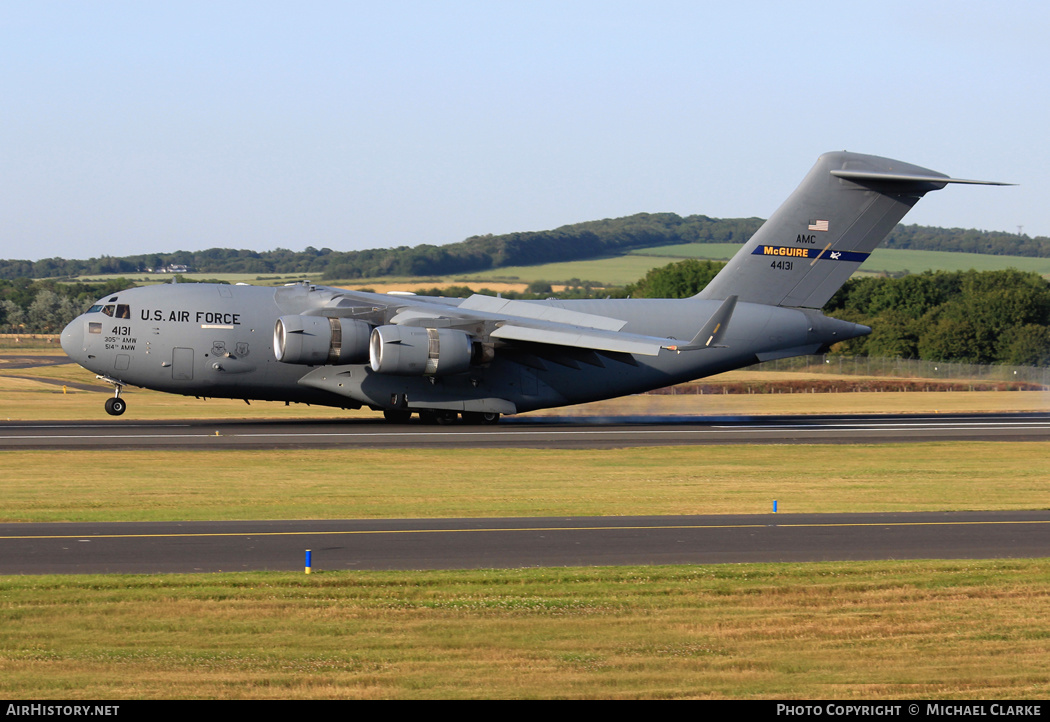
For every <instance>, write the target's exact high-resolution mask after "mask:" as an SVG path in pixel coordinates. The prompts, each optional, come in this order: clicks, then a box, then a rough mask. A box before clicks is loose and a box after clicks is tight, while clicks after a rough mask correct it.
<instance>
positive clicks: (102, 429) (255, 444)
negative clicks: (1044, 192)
mask: <svg viewBox="0 0 1050 722" xmlns="http://www.w3.org/2000/svg"><path fill="white" fill-rule="evenodd" d="M1048 439H1050V414H1046V413H1036V414H1033V413H1017V414H977V415H972V414H971V415H950V414H943V415H933V416H923V415H894V416H845V415H844V416H837V415H836V416H754V417H733V418H726V417H686V416H682V417H634V418H628V417H609V418H601V419H598V418H571V417H554V418H550V417H548V418H543V417H535V418H533V417H521V418H508V419H505V420H503V421H501V422H500V423H499V424H497V425H495V426H464V425H454V426H427V425H423V424H420V423H410V424H403V425H392V424H387V423H385V422H382V421H376V420H371V419H367V420H362V419H350V420H340V421H315V420H304V421H292V422H288V421H170V422H169V421H133V420H130V419H129V420H124V419H116V420H108V419H107V420H100V421H80V422H65V423H56V422H4V423H0V448H6V449H159V448H176V449H282V448H414V449H418V448H546V449H557V448H615V447H626V446H666V445H703V444H742V443H746V444H802V443H818V444H874V443H901V442H915V441H962V440H970V441H978V440H979V441H1046V440H1048Z"/></svg>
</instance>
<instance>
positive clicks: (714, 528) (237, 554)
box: [0, 511, 1050, 574]
mask: <svg viewBox="0 0 1050 722" xmlns="http://www.w3.org/2000/svg"><path fill="white" fill-rule="evenodd" d="M306 549H310V550H311V551H312V555H313V567H314V569H315V571H323V570H338V569H342V570H346V569H478V568H520V567H547V566H550V567H557V566H602V565H631V564H639V565H643V564H720V563H729V562H815V561H834V560H868V559H978V558H980V559H994V558H1008V557H1012V558H1020V557H1047V556H1050V511H1025V512H954V513H949V512H943V513H931V512H925V513H909V514H810V515H803V514H790V515H787V514H785V515H777V514H761V515H759V514H756V515H725V516H658V517H604V518H603V517H587V518H564V517H561V518H503V519H429V520H426V519H425V520H403V519H392V520H334V521H235V522H154V523H90V524H88V523H78V524H0V574H45V573H48V574H50V573H54V574H85V573H165V572H168V573H185V572H219V571H224V572H230V571H248V570H302V569H303V566H304V556H305V550H306Z"/></svg>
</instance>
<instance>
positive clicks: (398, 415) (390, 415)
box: [383, 409, 412, 424]
mask: <svg viewBox="0 0 1050 722" xmlns="http://www.w3.org/2000/svg"><path fill="white" fill-rule="evenodd" d="M383 418H384V419H386V420H387V421H389V422H390V423H391V424H407V423H408V420H409V419H411V418H412V412H411V411H409V410H408V409H386V410H385V411H383Z"/></svg>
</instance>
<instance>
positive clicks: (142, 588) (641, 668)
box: [0, 560, 1050, 700]
mask: <svg viewBox="0 0 1050 722" xmlns="http://www.w3.org/2000/svg"><path fill="white" fill-rule="evenodd" d="M1048 614H1050V563H1048V562H1047V561H1045V560H1043V561H1038V560H1037V561H1024V560H1003V561H951V562H862V563H849V564H845V563H820V564H742V565H716V566H678V567H671V566H667V567H618V568H590V569H522V570H506V571H450V572H367V573H366V572H338V573H320V574H314V575H310V576H305V575H303V574H289V573H255V574H215V575H181V576H176V575H171V576H82V577H76V576H73V577H18V578H12V577H7V578H4V579H2V580H0V619H2V620H3V624H0V670H2V671H3V673H2V674H0V695H3V696H5V697H7V698H9V699H32V700H42V699H116V700H119V699H135V698H145V699H151V698H154V699H156V698H160V699H167V698H233V699H237V698H253V699H302V698H306V699H376V698H383V699H392V698H393V699H396V698H403V699H420V698H430V699H442V698H445V699H449V698H497V699H503V698H514V699H517V698H525V699H528V698H562V699H581V698H603V699H634V698H645V699H653V698H664V699H711V698H778V699H803V700H805V699H837V700H865V699H878V698H883V699H1036V700H1037V699H1045V698H1046V697H1047V696H1048V695H1050V682H1048V680H1050V655H1048V654H1047V652H1046V648H1047V643H1048V639H1050V631H1048V629H1047V626H1046V623H1045V620H1046V618H1047V616H1048Z"/></svg>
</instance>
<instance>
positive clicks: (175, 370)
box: [171, 346, 193, 381]
mask: <svg viewBox="0 0 1050 722" xmlns="http://www.w3.org/2000/svg"><path fill="white" fill-rule="evenodd" d="M171 378H172V379H173V380H175V381H192V380H193V349H192V348H179V347H177V346H176V347H175V348H173V349H172V350H171Z"/></svg>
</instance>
